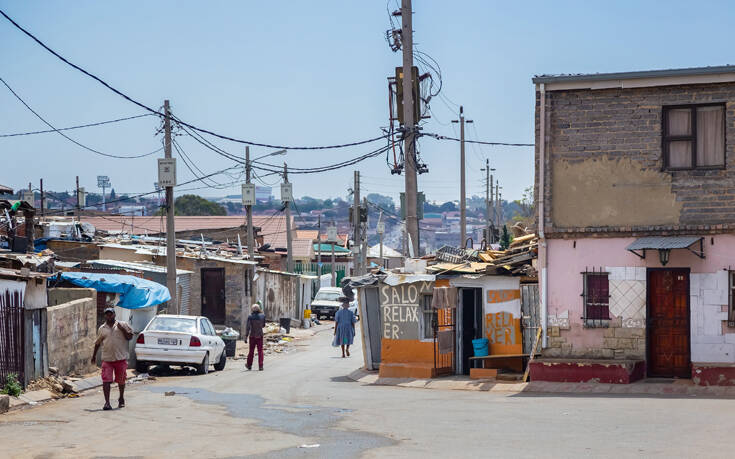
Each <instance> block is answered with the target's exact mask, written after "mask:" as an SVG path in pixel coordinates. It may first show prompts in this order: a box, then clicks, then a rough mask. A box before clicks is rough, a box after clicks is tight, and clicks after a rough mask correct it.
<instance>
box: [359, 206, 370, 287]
mask: <svg viewBox="0 0 735 459" xmlns="http://www.w3.org/2000/svg"><path fill="white" fill-rule="evenodd" d="M362 204H363V208H364V209H365V217H366V220H365V222H364V223H363V222H360V228H361V231H360V235H361V237H362V249H361V250H360V258H362V273H361V274H367V272H368V261H367V255H368V238H367V233H368V222H367V214H368V200H367V198H362Z"/></svg>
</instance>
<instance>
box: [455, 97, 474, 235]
mask: <svg viewBox="0 0 735 459" xmlns="http://www.w3.org/2000/svg"><path fill="white" fill-rule="evenodd" d="M471 122H472V120H465V119H464V107H463V106H461V105H460V106H459V119H458V120H452V123H459V140H460V142H459V245H460V247H464V245H465V241H467V191H466V189H465V155H464V124H465V123H471Z"/></svg>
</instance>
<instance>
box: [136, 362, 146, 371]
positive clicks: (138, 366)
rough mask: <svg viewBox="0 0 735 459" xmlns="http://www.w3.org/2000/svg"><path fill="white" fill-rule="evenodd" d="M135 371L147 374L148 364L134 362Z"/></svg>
mask: <svg viewBox="0 0 735 459" xmlns="http://www.w3.org/2000/svg"><path fill="white" fill-rule="evenodd" d="M135 371H137V372H138V373H148V364H147V363H145V362H136V363H135Z"/></svg>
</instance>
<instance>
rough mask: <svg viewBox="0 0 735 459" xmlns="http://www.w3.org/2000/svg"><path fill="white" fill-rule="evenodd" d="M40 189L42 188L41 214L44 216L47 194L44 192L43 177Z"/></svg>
mask: <svg viewBox="0 0 735 459" xmlns="http://www.w3.org/2000/svg"><path fill="white" fill-rule="evenodd" d="M40 190H41V216H42V217H43V216H44V213H45V210H44V208H45V207H46V200H45V196H44V194H43V179H41V188H40Z"/></svg>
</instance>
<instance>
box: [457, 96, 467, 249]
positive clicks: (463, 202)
mask: <svg viewBox="0 0 735 459" xmlns="http://www.w3.org/2000/svg"><path fill="white" fill-rule="evenodd" d="M459 132H460V142H459V169H460V171H459V182H460V185H459V246H460V247H464V245H465V241H466V240H467V192H466V190H465V157H464V107H462V106H460V107H459Z"/></svg>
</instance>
